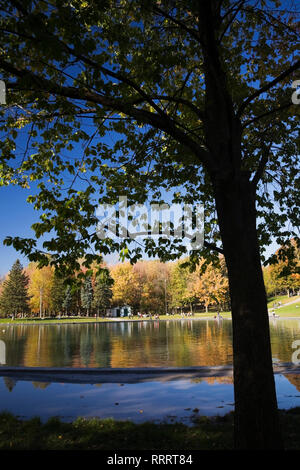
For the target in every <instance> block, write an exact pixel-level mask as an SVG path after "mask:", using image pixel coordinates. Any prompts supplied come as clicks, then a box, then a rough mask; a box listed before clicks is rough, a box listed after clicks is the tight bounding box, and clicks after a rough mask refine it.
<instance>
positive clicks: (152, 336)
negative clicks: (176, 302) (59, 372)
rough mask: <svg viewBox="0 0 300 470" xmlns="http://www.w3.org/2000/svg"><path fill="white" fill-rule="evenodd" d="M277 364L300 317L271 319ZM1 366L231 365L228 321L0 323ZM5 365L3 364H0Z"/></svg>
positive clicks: (287, 353)
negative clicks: (2, 346)
mask: <svg viewBox="0 0 300 470" xmlns="http://www.w3.org/2000/svg"><path fill="white" fill-rule="evenodd" d="M270 330H271V344H272V355H273V360H274V361H275V362H291V356H292V354H293V352H294V351H295V350H294V349H292V342H293V341H294V340H299V339H300V319H299V320H298V319H295V320H278V319H271V320H270ZM0 340H1V341H2V344H5V365H7V366H27V367H108V368H111V367H160V366H161V367H187V366H219V365H231V364H232V328H231V321H230V320H223V321H216V320H207V321H206V320H191V319H184V320H171V321H151V322H150V321H141V322H111V323H98V324H96V323H88V324H56V325H41V324H36V325H9V324H3V325H0ZM3 362H4V361H2V363H3Z"/></svg>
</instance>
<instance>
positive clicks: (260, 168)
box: [251, 142, 272, 188]
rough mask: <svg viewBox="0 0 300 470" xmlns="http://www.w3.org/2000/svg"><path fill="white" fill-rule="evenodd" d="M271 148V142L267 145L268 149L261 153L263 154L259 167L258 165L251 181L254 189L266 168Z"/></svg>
mask: <svg viewBox="0 0 300 470" xmlns="http://www.w3.org/2000/svg"><path fill="white" fill-rule="evenodd" d="M271 147H272V142H271V143H270V144H269V146H268V147H264V151H263V154H262V158H261V160H260V162H259V165H258V168H257V170H256V173H255V175H254V177H253V179H252V180H251V185H252V186H253V187H254V188H256V186H257V184H258V182H259V180H260V179H261V177H262V175H263V172H264V170H265V168H266V165H267V163H268V159H269V155H270V150H271Z"/></svg>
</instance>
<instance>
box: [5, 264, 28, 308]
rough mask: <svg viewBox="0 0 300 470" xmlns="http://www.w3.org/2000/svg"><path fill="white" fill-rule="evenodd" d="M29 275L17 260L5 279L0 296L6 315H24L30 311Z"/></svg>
mask: <svg viewBox="0 0 300 470" xmlns="http://www.w3.org/2000/svg"><path fill="white" fill-rule="evenodd" d="M28 280H29V279H28V276H26V274H25V273H24V271H23V266H22V264H21V263H20V261H19V260H17V261H16V262H15V263H14V264H13V266H12V268H11V270H10V273H9V275H8V278H7V279H6V280H5V281H4V284H3V290H2V294H1V297H0V310H1V313H2V314H4V315H5V316H7V315H13V316H15V315H17V314H19V313H21V314H22V316H23V315H24V313H27V312H28V311H29V306H28V301H29V296H28V287H27V286H28Z"/></svg>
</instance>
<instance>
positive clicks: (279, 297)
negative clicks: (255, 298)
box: [268, 295, 296, 308]
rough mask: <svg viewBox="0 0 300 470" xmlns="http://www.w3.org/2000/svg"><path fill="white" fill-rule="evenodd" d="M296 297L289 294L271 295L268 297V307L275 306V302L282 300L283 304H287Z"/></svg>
mask: <svg viewBox="0 0 300 470" xmlns="http://www.w3.org/2000/svg"><path fill="white" fill-rule="evenodd" d="M294 298H296V297H289V296H288V295H277V296H274V297H269V298H268V308H273V304H274V303H278V302H281V303H282V304H286V303H287V302H290V301H291V300H293V299H294Z"/></svg>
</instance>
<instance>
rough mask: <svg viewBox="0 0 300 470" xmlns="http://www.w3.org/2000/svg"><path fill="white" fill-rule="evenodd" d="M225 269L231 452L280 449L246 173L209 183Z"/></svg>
mask: <svg viewBox="0 0 300 470" xmlns="http://www.w3.org/2000/svg"><path fill="white" fill-rule="evenodd" d="M213 186H214V191H215V197H216V203H217V212H218V218H219V224H220V230H221V237H222V241H223V249H224V256H225V260H226V264H227V268H228V275H229V285H230V296H231V306H232V328H233V358H234V359H233V362H234V395H235V413H234V419H235V429H234V432H235V447H236V448H239V449H280V448H282V438H281V432H280V425H279V417H278V410H277V400H276V391H275V381H274V375H273V367H272V356H271V345H270V333H269V318H268V309H267V299H266V293H265V287H264V281H263V275H262V269H261V261H260V254H259V245H258V240H257V231H256V211H255V190H254V188H253V187H252V185H251V183H250V181H249V175H248V173H247V172H244V173H241V174H240V176H239V177H238V178H237V177H234V176H232V175H231V176H228V175H227V176H226V177H224V178H223V179H216V178H215V179H214V181H213Z"/></svg>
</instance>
